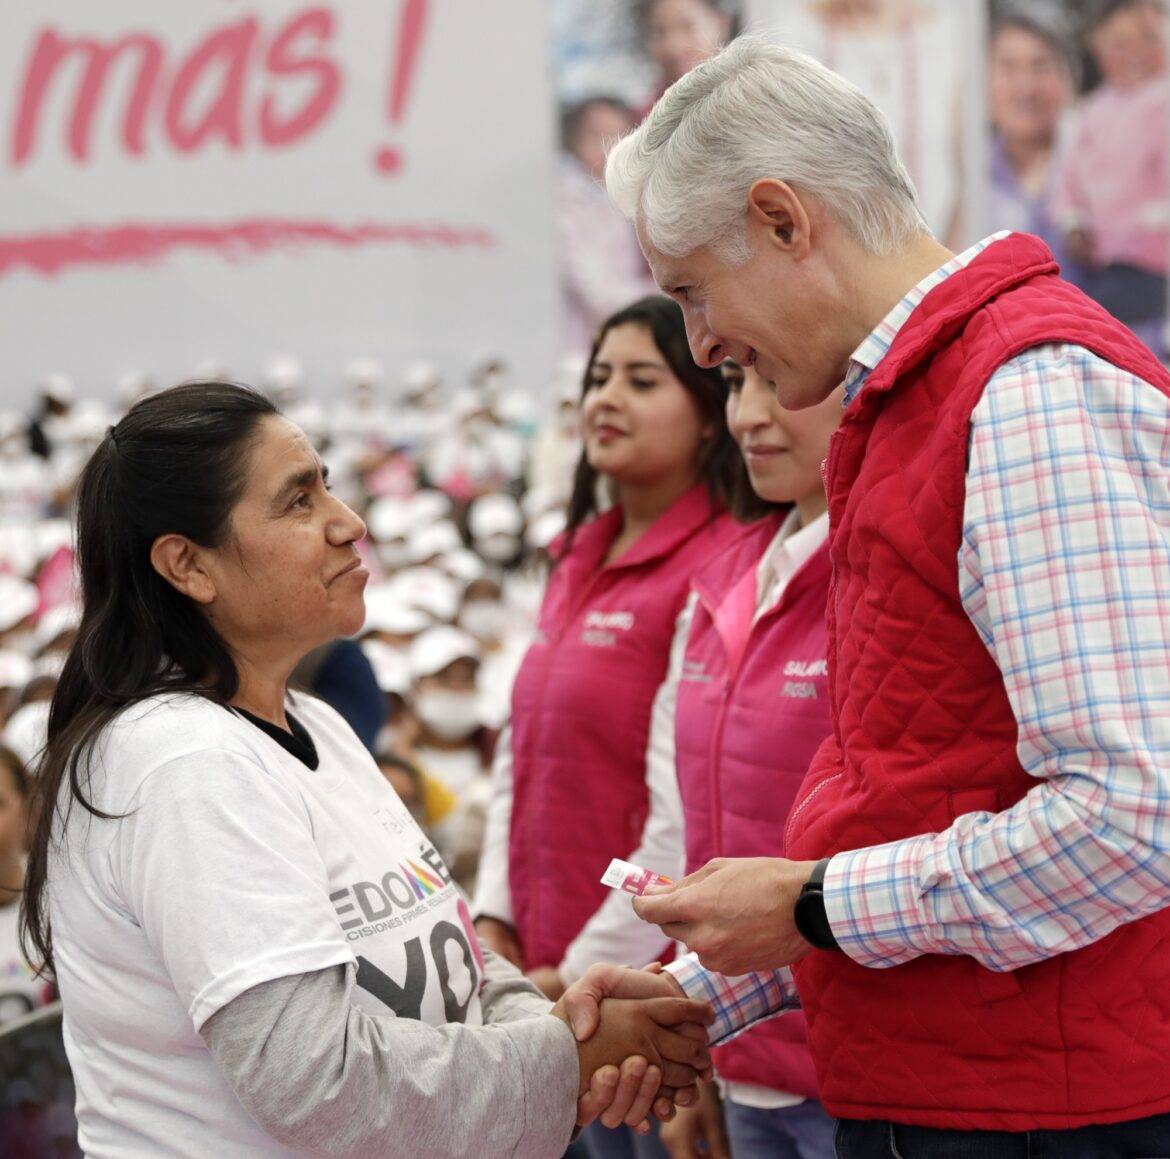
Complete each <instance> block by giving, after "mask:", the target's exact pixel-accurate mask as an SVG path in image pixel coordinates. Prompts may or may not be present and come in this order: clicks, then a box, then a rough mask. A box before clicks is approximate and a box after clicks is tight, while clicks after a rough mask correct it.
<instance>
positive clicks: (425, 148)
mask: <svg viewBox="0 0 1170 1159" xmlns="http://www.w3.org/2000/svg"><path fill="white" fill-rule="evenodd" d="M0 11H3V14H4V17H5V19H4V27H5V35H4V37H3V39H2V40H0V334H2V336H3V340H2V342H0V359H2V363H0V408H3V407H11V406H23V405H25V404H26V402H27V400H28V398H29V397H30V395H31V392H32V389H33V386H34V384H35V383H36V381H37V380H39V379H40V378H41V377H42V376H44V375H45V374H46V373H47V372H53V371H61V372H64V373H66V374H68V375H69V376H70V377H72V378H73V380H74V381H75V382H76V384H77V386H78V389H79V391H80V392H81V393H82V394H96V395H102V396H105V397H110V396H111V395H112V394H113V392H114V384H115V383H116V381H117V380H118V378H119V377H120V376H121V375H123V374H125V373H127V372H129V371H132V370H136V371H140V372H146V373H148V374H150V375H151V376H152V377H153V378H154V379H155V381H157V382H159V383H163V384H165V383H168V382H171V381H177V380H179V379H181V378H183V377H186V376H188V375H190V374H191V373H192V371H193V369H194V368H195V367H196V366H197V365H199V364H200V363H206V362H208V361H213V362H216V363H219V364H221V365H222V366H223V367H225V368H226V370H227V371H228V372H229V373H231V374H233V375H235V376H237V377H240V378H242V379H244V380H249V381H256V380H257V379H258V376H259V373H260V370H261V367H262V365H263V363H264V362H265V360H266V359H267V358H268V357H270V356H272V355H274V354H287V355H292V356H294V357H296V358H298V359H300V360H301V361H302V362H303V364H304V366H305V368H306V372H307V388H308V390H309V391H310V392H311V393H314V394H318V395H320V396H323V397H328V396H329V394H330V393H332V392H333V391H335V390H336V389H337V388H338V387H337V384H338V382H339V380H340V378H341V375H342V369H343V367H344V364H345V363H346V362H347V361H348V360H349V359H351V358H354V357H358V356H370V357H375V358H378V359H380V360H381V361H382V362H383V364H384V366H385V368H386V372H387V379H388V382H389V383H390V384H391V385H393V384H394V383H395V381H396V379H398V378H400V374H401V370H402V368H403V367H404V365H405V364H406V363H408V362H410V361H412V360H414V359H427V360H430V361H433V362H435V363H436V364H437V365H438V366H439V367H440V369H442V370H444V371H446V372H447V373H448V375H449V377H450V379H452V380H453V381H454V383H455V385H461V384H462V375H463V374H464V373H465V371H466V370H467V368H468V366H469V365H470V364H472V363H473V362H475V361H476V360H478V359H481V358H483V357H485V356H487V355H490V354H501V355H503V356H504V357H505V358H507V359H508V361H509V363H510V364H511V366H512V369H513V371H514V374H515V378H516V381H517V383H518V384H524V385H529V386H532V387H539V386H541V385H542V384H543V382H544V381H546V376H547V375H548V374H549V373H550V371H551V368H552V367H553V366H554V364H555V361H556V357H557V354H558V350H559V346H560V334H559V328H560V320H559V316H558V307H559V301H558V296H557V293H556V266H555V258H554V252H553V250H554V240H553V226H552V210H553V206H552V193H551V187H552V186H551V183H552V172H553V160H554V147H555V126H554V118H555V106H554V100H553V97H552V88H551V83H550V77H549V70H548V67H547V35H548V34H547V29H546V19H545V17H546V13H545V11H544V2H543V0H509V3H508V6H507V14H506V17H505V16H504V14H502V13H501V12H500V11H499V10H498V8H497V6H495V5H489V4H467V3H455V2H453V0H346V2H345V3H344V4H342V3H339V2H336V3H316V4H306V3H304V2H297V0H253V2H252V3H250V4H248V5H241V4H239V3H236V2H232V0H211V2H210V3H207V4H193V5H192V4H164V5H149V6H143V5H141V4H137V3H132V2H130V0H106V2H105V3H103V4H100V5H94V4H90V3H84V2H82V0H42V2H40V3H37V4H24V3H20V2H18V0H0Z"/></svg>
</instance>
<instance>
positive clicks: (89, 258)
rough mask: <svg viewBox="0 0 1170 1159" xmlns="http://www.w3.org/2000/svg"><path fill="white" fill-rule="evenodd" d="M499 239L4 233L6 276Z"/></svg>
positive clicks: (457, 230)
mask: <svg viewBox="0 0 1170 1159" xmlns="http://www.w3.org/2000/svg"><path fill="white" fill-rule="evenodd" d="M495 244H496V239H495V238H494V237H493V236H492V234H491V233H489V232H488V231H487V230H486V229H482V228H480V227H479V226H461V225H449V224H443V223H415V222H359V223H357V224H355V225H340V224H338V223H336V222H330V221H313V220H295V219H292V218H254V219H249V220H244V221H236V222H228V223H224V224H220V225H207V224H201V223H195V222H172V223H168V224H163V223H156V224H147V223H145V222H133V221H132V222H124V223H122V224H120V225H110V226H79V227H77V228H76V229H70V230H63V231H58V232H54V233H34V234H7V235H4V234H0V276H3V275H4V274H6V273H7V272H8V271H10V270H12V269H16V268H19V267H21V266H24V267H27V268H28V269H31V270H34V271H36V272H37V273H40V274H48V275H53V274H58V273H60V272H61V271H62V270H66V269H69V268H70V267H71V266H119V265H144V264H147V263H150V262H156V261H159V260H161V259H162V258H164V257H166V256H167V255H168V254H170V253H173V252H174V251H175V250H179V249H189V250H209V251H211V252H213V253H217V254H218V255H219V256H220V257H222V258H223V259H224V260H225V261H235V260H238V259H240V258H247V257H254V256H257V255H259V254H265V253H269V252H271V251H273V250H287V249H300V248H304V247H308V246H321V245H326V246H335V247H337V248H340V249H359V248H361V247H364V246H370V245H410V246H417V247H420V248H424V249H427V248H439V249H464V248H473V247H474V248H479V249H491V248H492V247H494V246H495Z"/></svg>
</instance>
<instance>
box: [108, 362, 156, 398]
mask: <svg viewBox="0 0 1170 1159" xmlns="http://www.w3.org/2000/svg"><path fill="white" fill-rule="evenodd" d="M152 390H154V379H153V378H151V376H150V375H149V374H147V373H146V371H145V370H127V371H126V372H125V373H124V374H122V375H120V376H119V377H118V382H117V385H116V386H115V387H114V395H115V397H117V398H119V399H121V400H122V401H123V402H124V403H125V404H126V405H127V406H129V405H130V404H131V403H135V402H137V401H138V400H139V399H140V398H142V397H144V396H145V395H148V394H150V392H151V391H152Z"/></svg>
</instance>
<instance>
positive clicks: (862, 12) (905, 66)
mask: <svg viewBox="0 0 1170 1159" xmlns="http://www.w3.org/2000/svg"><path fill="white" fill-rule="evenodd" d="M744 14H745V31H748V32H752V33H755V34H757V35H762V36H767V37H769V38H771V39H774V40H776V41H777V42H779V43H781V44H786V45H789V46H791V47H793V48H798V49H801V50H802V51H804V52H807V53H809V55H811V56H814V57H816V58H817V59H818V60H819V61H821V62H822V63H823V64H825V65H827V66H828V67H829V68H831V69H833V70H834V71H835V72H838V73H840V74H841V75H842V76H844V77H845V78H846V79H847V80H849V81H851V82H852V83H853V84H855V85H857V87H858V88H860V89H861V90H862V92H864V93H865V94H866V95H867V96H868V97H869V98H870V99H871V100H872V101H873V102H874V103H875V104H876V105H877V106H878V108H880V109H881V110H882V112H884V113H885V114H886V116H887V117H888V118H889V121H890V125H891V128H892V129H893V132H894V138H895V140H896V141H897V143H898V149H899V151H900V153H901V155H902V160H903V161H904V162H905V164H906V168H907V169H908V170H909V172H910V176H911V178H912V179H913V181H914V185H915V187H916V189H917V190H918V197H919V203H920V205H921V206H922V210H923V214H924V216H925V217H926V220H927V224H928V225H929V226H930V228H931V230H932V231H933V232H934V234H935V236H936V237H938V239H939V240H940V241H941V242H943V244H944V245H949V246H950V247H951V248H954V249H961V248H965V246H967V245H970V244H971V243H972V242H974V241H977V240H978V239H979V238H980V237H981V236H982V235H983V233H984V232H985V231H984V228H983V227H984V221H985V216H986V208H985V206H986V157H987V127H986V126H987V122H986V113H985V108H986V104H985V97H984V91H985V67H984V53H983V45H984V44H985V42H986V31H985V30H986V18H987V12H986V0H748V2H747V3H746V5H745V12H744Z"/></svg>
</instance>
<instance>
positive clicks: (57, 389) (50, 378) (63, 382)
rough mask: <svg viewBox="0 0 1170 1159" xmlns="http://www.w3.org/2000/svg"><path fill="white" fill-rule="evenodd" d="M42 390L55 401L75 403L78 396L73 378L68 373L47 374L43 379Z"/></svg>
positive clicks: (42, 392)
mask: <svg viewBox="0 0 1170 1159" xmlns="http://www.w3.org/2000/svg"><path fill="white" fill-rule="evenodd" d="M40 391H41V394H43V395H44V396H45V397H46V398H51V399H52V400H53V401H54V402H63V403H70V404H71V403H73V402H74V401H75V400H76V398H77V388H76V387H75V386H74V385H73V379H71V378H70V377H69V375H67V374H46V375H45V377H44V378H42V379H41V383H40Z"/></svg>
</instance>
